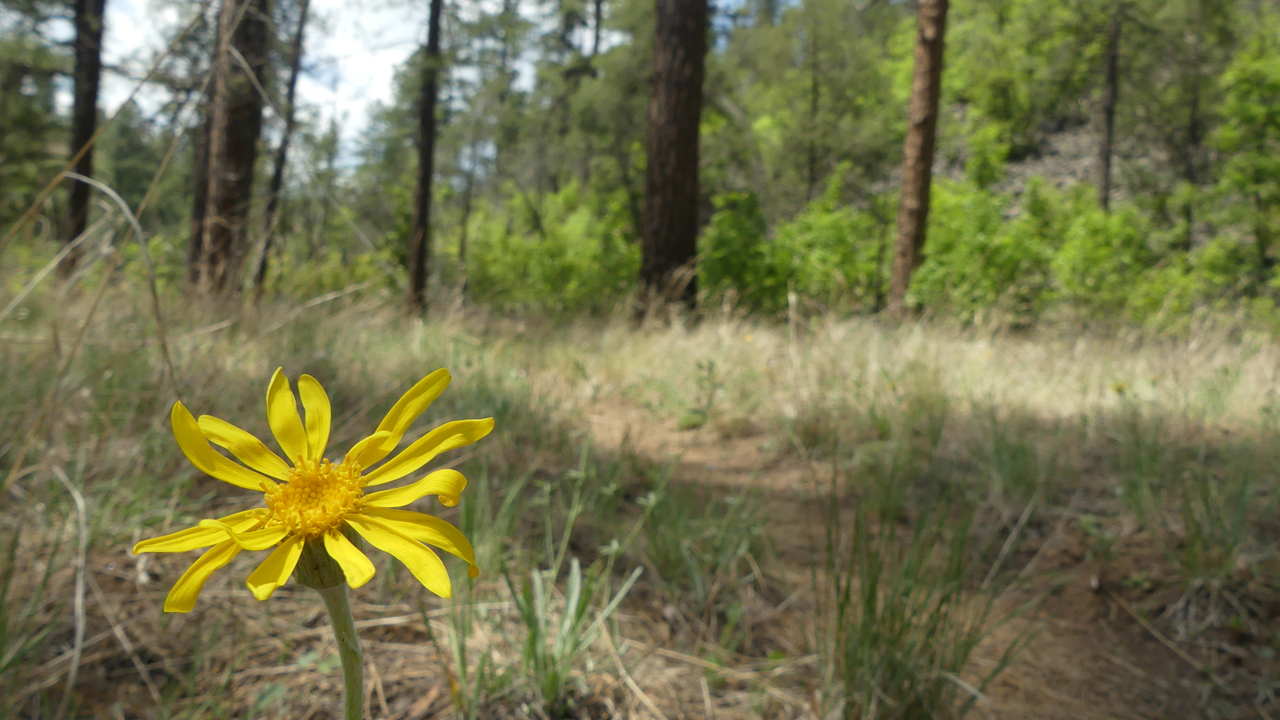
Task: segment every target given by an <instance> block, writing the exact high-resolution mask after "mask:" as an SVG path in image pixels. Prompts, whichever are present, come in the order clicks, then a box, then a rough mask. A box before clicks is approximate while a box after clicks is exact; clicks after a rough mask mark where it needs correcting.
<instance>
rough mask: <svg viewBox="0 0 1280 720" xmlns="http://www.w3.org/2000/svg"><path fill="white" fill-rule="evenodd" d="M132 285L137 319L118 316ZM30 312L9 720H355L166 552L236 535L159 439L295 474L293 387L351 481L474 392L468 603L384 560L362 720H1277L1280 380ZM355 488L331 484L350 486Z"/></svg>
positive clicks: (1097, 337)
mask: <svg viewBox="0 0 1280 720" xmlns="http://www.w3.org/2000/svg"><path fill="white" fill-rule="evenodd" d="M117 280H118V279H117ZM138 287H145V286H144V285H143V284H141V283H132V282H121V281H113V282H104V281H97V282H96V283H95V282H86V283H84V284H82V285H80V286H70V285H56V284H53V283H48V284H44V285H40V286H39V287H37V288H36V289H35V291H34V292H32V293H31V295H29V296H28V297H27V298H26V299H25V301H23V302H22V303H21V304H20V306H19V305H15V307H14V308H11V309H10V310H12V312H9V311H6V315H8V317H5V318H4V319H3V325H2V326H0V327H2V328H3V332H2V333H0V384H2V388H0V398H3V400H2V401H0V470H2V471H3V477H4V478H5V479H4V490H3V497H2V499H0V502H3V503H4V512H3V513H0V549H3V553H0V563H2V564H0V599H2V600H3V602H0V695H3V697H4V698H5V699H6V700H5V702H4V703H0V705H2V707H0V717H4V718H50V717H53V718H67V717H102V718H133V717H145V718H202V717H237V718H277V717H278V718H285V717H287V718H325V717H337V716H338V712H339V701H338V695H339V691H340V687H341V685H340V673H339V672H338V662H337V658H336V649H335V645H334V640H333V635H332V632H331V630H330V629H329V626H328V624H327V622H326V621H325V619H324V615H323V612H322V606H321V605H320V604H319V603H317V602H316V601H315V598H314V597H313V596H312V595H310V594H309V593H308V591H306V590H305V589H304V588H301V587H298V586H297V585H296V584H293V583H291V584H289V585H286V586H285V587H283V588H281V589H280V590H279V591H278V592H277V593H276V596H275V597H274V598H272V599H271V600H270V601H268V602H262V603H260V602H258V601H256V600H254V599H253V597H252V595H250V593H249V592H248V591H247V590H246V589H245V587H244V585H243V579H244V577H245V576H246V575H247V574H248V572H249V571H250V569H251V568H252V566H253V564H254V563H255V562H256V560H255V558H253V557H249V556H250V555H253V554H252V553H245V554H242V556H241V557H240V558H239V559H238V560H237V561H235V562H233V563H232V565H231V566H229V567H228V568H226V569H224V570H223V571H220V572H219V573H217V574H215V575H214V576H213V578H212V579H211V580H210V581H209V584H208V585H207V586H206V587H205V589H204V592H203V594H202V596H201V599H200V602H199V603H198V605H197V607H196V609H195V611H194V612H192V613H190V614H186V615H171V614H170V615H166V614H164V613H162V612H161V607H160V606H161V603H162V600H163V598H164V596H165V594H166V593H167V592H168V589H169V587H170V585H171V584H172V582H173V581H174V580H175V579H176V578H177V576H178V575H179V574H181V572H182V571H183V570H184V569H185V568H186V566H187V565H188V564H189V563H190V560H191V558H192V557H194V554H192V555H191V557H187V556H181V555H179V556H175V555H153V556H148V555H142V556H133V555H131V554H130V551H129V548H130V547H131V546H132V545H133V544H134V543H135V542H136V541H137V540H139V539H142V538H147V537H153V536H156V535H160V534H163V533H164V532H166V531H170V530H172V529H178V528H181V527H186V526H188V525H191V524H194V523H195V522H197V521H198V520H199V519H201V518H204V517H211V516H215V515H220V514H225V513H227V512H232V511H236V510H241V509H245V508H246V507H248V506H250V505H251V504H252V503H253V502H254V497H255V496H254V495H253V494H249V493H246V492H245V491H241V490H239V489H236V488H233V487H231V486H228V485H225V484H223V483H220V482H217V481H215V480H213V479H211V478H209V477H206V476H204V475H203V474H201V473H199V472H198V471H196V470H195V469H194V468H193V467H192V466H191V465H190V463H189V462H188V461H187V460H186V459H185V458H184V457H183V456H182V454H181V453H180V451H179V450H178V447H177V445H176V443H175V442H174V440H173V436H172V433H171V431H170V429H169V422H168V416H169V410H170V407H171V405H172V403H173V401H174V400H176V399H180V400H181V401H182V402H183V403H184V404H185V405H187V406H188V407H189V408H191V409H192V411H193V412H195V413H197V414H202V413H208V414H212V415H216V416H218V417H222V418H226V419H228V420H231V421H232V422H235V423H236V424H239V425H241V426H242V427H244V428H245V429H247V430H249V431H251V432H254V433H255V434H258V435H259V436H262V437H269V434H268V433H267V427H266V423H265V413H264V408H263V404H262V397H263V392H264V391H265V388H266V384H267V381H268V379H269V378H270V376H271V373H272V372H273V371H274V370H275V368H276V367H283V368H284V369H285V371H286V372H287V373H288V374H289V375H290V376H291V377H297V376H298V375H299V374H301V373H308V374H311V375H313V376H314V377H316V378H317V379H319V380H320V381H321V382H322V383H323V385H324V386H325V388H326V389H327V390H328V392H329V395H330V397H331V399H332V403H333V408H334V429H333V435H332V440H331V445H332V446H333V447H335V448H338V449H344V448H345V447H347V446H349V445H350V444H351V443H353V442H354V441H356V440H358V439H359V438H361V437H363V436H364V435H365V434H367V433H368V432H369V431H371V430H372V428H374V427H375V426H376V424H377V422H378V420H379V419H380V418H381V417H382V415H383V414H384V413H385V412H386V410H387V409H388V408H389V407H390V406H391V404H392V403H393V402H394V401H395V399H396V398H397V397H399V395H400V393H401V392H403V391H404V390H405V389H406V388H407V387H408V386H409V385H411V384H412V383H414V382H416V381H417V380H418V379H420V378H421V377H423V376H425V375H426V374H427V373H429V372H431V371H433V370H435V369H437V368H440V367H446V368H448V369H449V370H450V371H451V372H452V374H453V377H454V382H453V385H452V386H451V387H450V389H449V390H448V391H447V392H446V393H445V394H444V395H443V396H441V398H440V399H439V400H438V401H437V402H436V403H435V404H434V405H433V406H432V407H431V408H430V409H429V410H428V411H427V413H426V414H425V415H424V417H423V419H422V420H420V421H419V422H418V423H417V424H416V425H415V428H414V430H412V431H411V432H410V434H409V436H408V437H407V438H406V440H412V439H414V438H415V437H418V436H420V435H421V434H423V433H425V432H426V430H428V429H430V428H431V427H434V426H436V425H438V424H439V423H440V422H442V421H444V420H449V419H456V418H464V417H477V418H478V417H489V416H492V417H493V418H494V419H495V421H496V429H495V431H494V432H493V434H492V435H490V436H489V437H488V438H487V439H485V440H484V441H482V442H480V443H478V444H476V445H474V446H471V447H469V448H466V449H465V450H463V451H455V452H454V453H451V454H449V455H447V456H445V457H442V458H441V459H440V460H437V461H436V462H435V463H434V464H433V466H432V467H433V468H434V467H456V468H458V469H459V470H461V471H462V472H463V473H464V474H465V475H466V476H467V478H468V479H469V481H470V485H469V487H468V489H467V491H466V492H465V493H464V499H463V501H462V503H461V504H460V505H459V506H458V507H456V508H445V507H443V506H441V505H440V504H439V503H437V502H436V500H434V499H429V500H423V501H420V503H419V504H418V506H416V509H419V510H422V511H425V512H429V513H432V514H436V515H438V516H440V517H443V518H445V519H447V520H449V521H450V522H453V523H454V524H456V525H458V526H459V527H460V528H462V529H463V531H464V532H465V533H466V534H467V535H468V536H469V537H470V538H471V540H472V542H473V544H474V545H475V548H476V553H477V561H478V564H479V565H480V567H481V570H482V572H481V575H480V576H479V577H478V578H477V579H475V580H474V581H472V580H469V579H468V578H467V577H466V572H465V565H464V564H463V563H460V562H456V561H452V562H448V563H447V564H448V565H449V568H450V570H451V572H452V573H453V576H454V577H453V580H454V588H455V592H454V597H453V598H451V599H448V600H445V599H440V598H436V597H435V596H433V595H431V594H430V593H428V592H427V591H426V590H424V589H423V588H422V587H421V586H420V585H418V584H417V583H416V582H415V581H414V580H413V578H412V577H411V576H410V575H409V574H408V573H407V572H405V570H404V568H403V567H402V566H399V565H398V564H397V563H393V562H392V561H391V559H390V558H389V557H388V556H386V555H382V554H380V553H373V554H372V557H373V559H374V561H375V563H376V564H377V575H376V576H375V578H374V580H373V581H372V582H370V583H369V584H368V585H366V586H365V587H363V588H361V589H360V590H358V591H354V593H353V599H354V605H355V616H356V619H357V626H358V627H359V629H360V634H361V637H362V640H363V643H364V645H365V653H366V697H365V699H364V702H365V706H366V713H365V715H366V717H369V718H377V719H379V720H381V719H383V718H395V719H396V720H411V719H416V718H433V717H460V718H468V719H470V718H551V719H556V718H570V717H572V718H606V717H652V718H659V719H661V720H667V719H674V718H706V719H707V720H712V719H713V718H737V717H742V718H747V717H771V718H773V717H777V718H784V717H785V718H817V719H821V720H826V718H835V717H850V718H880V717H885V718H888V717H894V718H957V717H962V716H966V715H967V716H970V717H993V718H1020V717H1028V716H1036V717H1044V718H1095V717H1096V718H1103V717H1107V718H1110V717H1160V718H1174V717H1209V718H1236V717H1240V718H1243V717H1262V718H1269V717H1275V716H1276V715H1277V713H1280V703H1278V702H1277V700H1276V694H1277V692H1280V680H1278V679H1277V674H1278V671H1280V662H1277V659H1276V654H1277V651H1278V650H1280V633H1278V632H1277V627H1278V626H1277V622H1276V619H1277V617H1280V555H1278V554H1277V552H1278V548H1280V544H1278V542H1280V520H1278V518H1280V513H1278V512H1277V511H1278V510H1280V508H1278V507H1277V500H1276V498H1277V495H1276V487H1277V467H1278V466H1280V463H1278V462H1277V461H1278V460H1280V444H1278V443H1277V440H1278V439H1280V397H1277V393H1276V390H1275V387H1276V373H1277V371H1278V370H1280V343H1278V342H1277V341H1276V340H1275V339H1273V338H1272V337H1271V336H1270V335H1267V334H1254V333H1250V332H1247V331H1245V330H1242V329H1240V328H1238V327H1234V326H1231V325H1230V324H1223V325H1221V326H1216V327H1214V326H1207V325H1206V326H1204V327H1200V328H1197V329H1193V330H1191V331H1189V332H1187V333H1184V334H1181V335H1178V336H1176V337H1170V336H1160V335H1150V334H1143V333H1139V332H1136V331H1133V332H1129V333H1124V332H1113V331H1112V332H1106V333H1104V332H1101V331H1096V330H1095V331H1090V329H1088V328H1087V327H1071V326H1068V325H1065V324H1063V325H1059V326H1048V325H1045V326H1042V327H1039V328H1037V329H1036V330H1034V331H1032V332H1024V333H1016V332H1010V331H1007V330H999V329H990V328H983V327H981V326H975V325H967V326H959V325H954V324H947V323H945V322H941V321H938V322H927V321H921V322H907V323H892V322H888V321H883V320H878V319H867V318H840V317H836V316H832V315H821V314H815V315H812V316H805V315H802V314H799V313H792V314H791V315H790V317H789V318H787V319H786V320H784V321H781V322H767V321H764V320H759V319H753V318H752V317H751V316H748V315H744V314H742V313H739V312H737V311H735V310H734V309H733V308H732V307H731V306H729V305H725V306H724V307H722V308H718V309H716V310H708V311H707V312H706V314H705V315H704V316H703V317H702V318H701V320H700V321H698V322H696V323H695V322H690V321H683V320H679V319H677V321H676V322H659V321H657V320H656V319H651V321H649V322H647V323H642V324H640V325H637V324H636V323H635V322H634V321H633V320H632V319H631V318H630V317H629V316H627V315H622V314H620V315H618V316H616V317H613V318H599V319H578V320H574V321H553V320H549V319H545V318H540V317H538V316H519V315H510V314H500V313H495V312H491V311H488V310H486V309H484V308H475V307H470V306H461V305H459V304H455V305H454V306H453V307H452V308H451V309H448V310H445V309H443V308H447V307H448V306H447V305H444V304H438V305H437V307H441V308H442V309H440V310H438V311H437V312H436V313H435V314H434V315H433V316H432V317H431V319H429V320H422V319H416V318H406V316H405V315H404V314H403V312H402V311H401V310H400V307H399V305H398V303H397V302H395V301H394V300H393V299H392V298H391V297H390V296H389V295H388V294H386V293H384V292H382V291H380V290H377V289H364V290H360V291H352V290H351V289H350V288H349V289H348V291H347V292H334V293H329V294H326V295H322V296H319V297H317V298H315V299H314V300H312V301H310V302H307V303H300V302H292V303H291V302H284V301H280V302H276V303H274V304H272V303H267V304H264V305H262V306H259V307H254V306H251V305H244V306H242V305H240V304H239V303H238V302H237V303H235V304H231V303H219V302H215V301H209V302H190V301H184V299H183V298H181V297H179V296H178V295H177V294H174V293H169V292H167V291H165V290H163V288H162V289H161V291H160V292H159V295H157V296H156V298H155V302H153V298H152V296H150V295H149V294H148V293H146V292H145V291H142V292H139V291H138V290H137V288H138ZM339 451H340V450H339Z"/></svg>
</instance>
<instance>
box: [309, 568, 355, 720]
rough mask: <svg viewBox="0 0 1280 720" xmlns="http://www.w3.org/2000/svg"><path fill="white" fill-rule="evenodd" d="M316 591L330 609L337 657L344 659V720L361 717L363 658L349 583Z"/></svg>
mask: <svg viewBox="0 0 1280 720" xmlns="http://www.w3.org/2000/svg"><path fill="white" fill-rule="evenodd" d="M316 592H318V593H320V598H321V599H323V600H324V606H325V609H327V610H328V611H329V621H330V622H331V623H333V637H334V639H335V640H337V641H338V657H339V658H340V659H341V660H342V707H343V715H342V717H343V720H362V717H363V712H362V710H363V705H364V702H363V701H364V657H363V655H362V654H361V653H360V638H359V637H358V636H357V635H356V621H355V618H353V617H352V616H351V603H350V601H348V600H347V585H346V583H341V584H338V585H335V586H333V587H330V588H325V589H323V590H316Z"/></svg>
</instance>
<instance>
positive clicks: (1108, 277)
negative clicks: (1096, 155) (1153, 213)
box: [1053, 206, 1155, 313]
mask: <svg viewBox="0 0 1280 720" xmlns="http://www.w3.org/2000/svg"><path fill="white" fill-rule="evenodd" d="M1149 235H1150V231H1149V227H1148V224H1147V221H1146V218H1144V217H1143V216H1142V215H1140V214H1139V213H1138V211H1137V210H1136V209H1135V208H1133V207H1131V206H1120V207H1115V208H1112V211H1111V212H1110V213H1107V212H1105V211H1103V210H1102V209H1101V208H1099V207H1097V206H1094V207H1092V208H1088V207H1077V208H1076V212H1075V214H1074V217H1072V218H1071V223H1070V226H1069V227H1068V228H1067V231H1066V239H1065V241H1064V242H1063V244H1062V247H1061V248H1060V249H1059V250H1058V252H1057V254H1056V255H1055V257H1054V258H1053V275H1054V280H1055V284H1056V289H1057V293H1058V297H1059V298H1061V299H1062V300H1065V301H1066V302H1069V303H1071V304H1072V305H1073V306H1075V307H1076V308H1078V309H1082V310H1085V311H1090V312H1099V313H1111V312H1114V311H1117V310H1119V309H1122V308H1123V307H1124V306H1125V302H1126V300H1127V299H1128V295H1129V293H1130V291H1131V290H1132V289H1133V287H1134V285H1135V283H1136V281H1137V280H1138V278H1139V277H1140V276H1141V275H1142V273H1143V272H1144V271H1146V270H1147V269H1148V268H1149V267H1150V266H1151V265H1152V264H1153V262H1154V260H1155V257H1154V253H1153V252H1152V251H1151V249H1150V248H1149V247H1148V246H1147V244H1146V240H1147V237H1148V236H1149Z"/></svg>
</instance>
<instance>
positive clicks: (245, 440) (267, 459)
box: [199, 415, 289, 480]
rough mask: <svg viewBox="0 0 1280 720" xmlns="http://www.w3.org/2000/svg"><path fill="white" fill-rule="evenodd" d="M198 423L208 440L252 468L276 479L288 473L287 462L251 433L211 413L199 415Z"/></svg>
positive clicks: (282, 477) (281, 478) (280, 478)
mask: <svg viewBox="0 0 1280 720" xmlns="http://www.w3.org/2000/svg"><path fill="white" fill-rule="evenodd" d="M199 425H200V432H202V433H204V436H205V437H206V438H208V439H209V442H211V443H213V444H214V445H218V446H220V447H224V448H226V449H228V450H230V451H231V454H232V455H235V456H236V459H237V460H239V461H240V462H242V463H244V464H245V465H248V466H249V467H251V468H253V469H254V470H257V471H258V472H260V473H262V474H264V475H270V476H271V477H273V478H275V479H277V480H283V479H284V478H285V476H286V475H288V474H289V464H288V463H286V462H285V461H284V460H281V459H280V456H279V455H277V454H275V453H273V452H271V448H269V447H267V445H266V443H264V442H262V441H261V440H259V439H258V438H256V437H254V436H253V435H252V434H251V433H248V432H245V431H244V430H241V429H240V428H238V427H236V426H235V425H232V424H231V423H229V422H227V421H226V420H222V419H220V418H216V417H214V416H212V415H201V416H200V420H199Z"/></svg>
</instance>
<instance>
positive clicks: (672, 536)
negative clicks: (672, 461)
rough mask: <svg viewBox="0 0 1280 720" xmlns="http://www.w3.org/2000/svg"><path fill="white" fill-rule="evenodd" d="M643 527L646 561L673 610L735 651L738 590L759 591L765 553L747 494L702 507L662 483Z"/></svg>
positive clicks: (691, 495) (682, 490)
mask: <svg viewBox="0 0 1280 720" xmlns="http://www.w3.org/2000/svg"><path fill="white" fill-rule="evenodd" d="M652 503H653V504H652V508H653V515H652V518H651V520H650V522H649V524H648V525H647V526H646V527H645V557H646V558H647V559H648V561H649V563H650V564H651V565H652V567H653V569H654V570H655V572H656V573H657V574H658V576H659V577H660V579H661V582H662V585H663V587H664V589H665V590H666V592H667V595H668V598H669V600H670V602H671V603H672V604H673V605H676V606H678V607H681V609H682V610H683V611H685V612H687V613H690V614H692V615H693V616H695V617H697V618H698V621H699V622H700V627H701V628H702V629H703V632H704V635H705V636H704V637H703V638H702V639H705V640H712V641H718V642H719V643H720V645H721V646H722V647H733V646H736V645H737V644H738V643H740V642H742V641H743V640H744V639H746V638H745V637H744V636H743V635H742V631H741V627H740V625H739V621H740V620H741V618H742V613H743V607H742V604H741V598H740V595H739V593H740V591H743V590H745V589H746V588H748V587H752V586H754V587H755V588H756V589H757V590H762V589H763V588H762V587H761V586H762V584H763V583H764V578H763V577H760V575H759V572H760V570H759V568H760V563H761V561H762V560H764V559H765V557H766V556H767V554H768V552H769V550H768V542H767V537H766V535H765V532H764V522H763V520H762V519H761V517H760V513H759V510H758V508H757V506H756V504H755V503H754V502H753V501H752V500H751V499H750V498H749V497H747V496H745V495H731V496H729V497H726V498H723V499H720V500H713V501H710V502H702V501H700V500H699V498H698V497H697V496H696V494H695V492H694V490H693V488H691V487H689V486H687V485H676V486H672V485H669V484H667V483H663V484H662V485H661V486H660V487H659V488H657V489H656V490H655V495H654V498H653V501H652Z"/></svg>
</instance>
